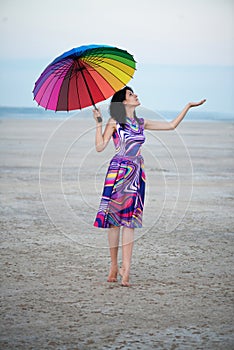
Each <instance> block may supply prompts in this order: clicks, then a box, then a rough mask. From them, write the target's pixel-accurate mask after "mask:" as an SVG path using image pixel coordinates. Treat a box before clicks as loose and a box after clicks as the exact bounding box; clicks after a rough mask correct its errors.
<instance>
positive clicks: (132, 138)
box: [94, 118, 145, 228]
mask: <svg viewBox="0 0 234 350" xmlns="http://www.w3.org/2000/svg"><path fill="white" fill-rule="evenodd" d="M113 141H114V144H115V148H116V153H115V155H114V157H113V158H112V159H111V161H110V164H109V167H108V170H107V174H106V178H105V183H104V189H103V193H102V197H101V203H100V207H99V210H98V213H97V216H96V219H95V222H94V226H96V227H102V228H109V227H110V225H114V226H126V227H130V228H136V227H142V215H143V208H144V195H145V171H144V160H143V157H142V156H141V146H142V144H143V143H144V142H145V136H144V119H143V118H140V124H138V123H137V121H136V120H135V119H133V120H132V119H129V118H127V120H126V124H125V126H124V128H123V127H122V126H121V125H120V124H118V123H116V131H115V132H114V133H113Z"/></svg>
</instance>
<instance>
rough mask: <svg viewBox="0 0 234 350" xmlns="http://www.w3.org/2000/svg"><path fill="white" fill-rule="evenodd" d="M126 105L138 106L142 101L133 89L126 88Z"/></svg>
mask: <svg viewBox="0 0 234 350" xmlns="http://www.w3.org/2000/svg"><path fill="white" fill-rule="evenodd" d="M123 103H124V104H125V105H128V106H134V107H137V106H139V105H140V104H141V103H140V101H139V100H138V97H137V94H134V92H132V91H131V90H126V96H125V100H124V101H123Z"/></svg>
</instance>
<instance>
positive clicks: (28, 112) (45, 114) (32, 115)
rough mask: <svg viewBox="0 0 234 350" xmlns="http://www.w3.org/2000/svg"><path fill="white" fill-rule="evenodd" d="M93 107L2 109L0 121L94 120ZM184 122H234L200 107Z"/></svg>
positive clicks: (160, 115)
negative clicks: (64, 109)
mask: <svg viewBox="0 0 234 350" xmlns="http://www.w3.org/2000/svg"><path fill="white" fill-rule="evenodd" d="M92 109H93V107H90V108H86V109H84V110H82V111H72V112H54V111H49V110H47V111H46V110H44V109H43V108H41V107H0V119H65V118H69V117H73V116H74V117H77V118H82V119H83V118H85V119H86V118H92ZM101 110H102V113H103V115H104V119H105V120H106V119H107V118H108V105H105V104H104V105H101ZM137 112H138V115H139V116H142V117H144V118H149V119H161V120H162V119H166V120H171V119H173V118H175V117H176V116H177V115H178V113H179V111H152V110H148V109H146V108H144V107H139V108H138V109H137ZM184 121H186V122H188V121H199V122H201V121H211V122H214V121H223V122H234V112H233V113H216V112H204V111H201V110H199V107H198V108H196V109H193V110H190V111H189V112H188V114H187V116H186V118H185V119H184Z"/></svg>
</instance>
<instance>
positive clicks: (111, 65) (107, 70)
mask: <svg viewBox="0 0 234 350" xmlns="http://www.w3.org/2000/svg"><path fill="white" fill-rule="evenodd" d="M107 64H108V65H109V66H110V67H115V68H118V67H116V66H115V65H113V64H110V63H107ZM96 66H97V67H98V68H99V67H101V68H102V69H104V70H105V71H106V72H108V73H110V74H112V73H111V71H110V70H109V69H107V68H105V67H102V66H99V65H98V64H96ZM93 69H94V70H95V68H93ZM118 69H119V70H120V71H121V72H123V73H124V74H126V75H128V76H129V77H130V78H132V75H130V74H128V73H126V72H125V71H124V70H122V69H120V68H118ZM133 69H134V68H133ZM134 70H135V69H134ZM100 74H101V73H100ZM101 75H102V74H101ZM113 75H114V74H113ZM114 76H115V77H116V79H118V80H119V81H120V82H121V83H122V84H125V83H124V81H122V80H121V79H120V78H119V77H118V76H116V75H114Z"/></svg>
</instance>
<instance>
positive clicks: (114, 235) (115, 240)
mask: <svg viewBox="0 0 234 350" xmlns="http://www.w3.org/2000/svg"><path fill="white" fill-rule="evenodd" d="M119 232H120V227H117V226H111V227H110V228H109V231H108V241H109V248H110V257H111V266H110V272H109V276H108V279H107V282H117V274H118V249H119Z"/></svg>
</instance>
